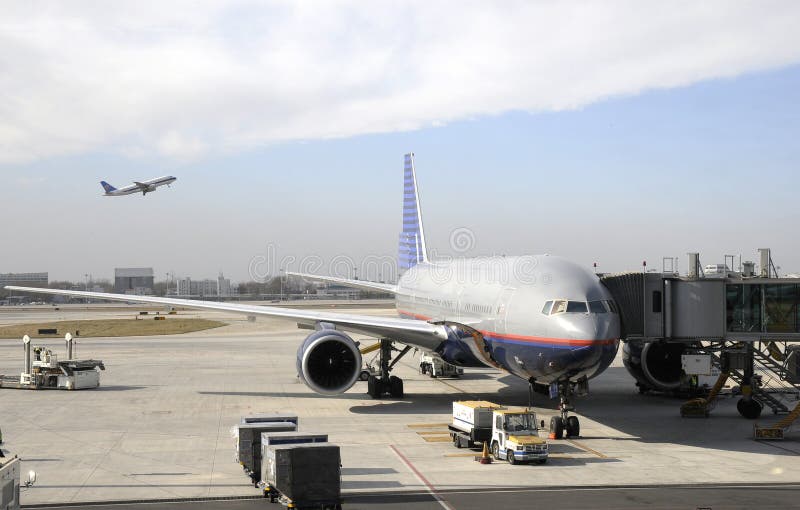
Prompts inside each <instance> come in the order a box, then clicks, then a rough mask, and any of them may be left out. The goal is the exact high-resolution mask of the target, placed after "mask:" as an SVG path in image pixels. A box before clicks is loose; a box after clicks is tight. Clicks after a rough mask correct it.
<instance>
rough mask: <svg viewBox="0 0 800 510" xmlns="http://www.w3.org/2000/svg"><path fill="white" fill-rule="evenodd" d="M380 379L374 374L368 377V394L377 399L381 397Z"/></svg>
mask: <svg viewBox="0 0 800 510" xmlns="http://www.w3.org/2000/svg"><path fill="white" fill-rule="evenodd" d="M380 386H381V385H380V381H378V378H377V377H375V376H374V375H371V376H369V379H367V394H368V395H369V396H370V397H372V398H375V399H378V398H381V391H380Z"/></svg>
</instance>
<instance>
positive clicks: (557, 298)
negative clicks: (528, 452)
mask: <svg viewBox="0 0 800 510" xmlns="http://www.w3.org/2000/svg"><path fill="white" fill-rule="evenodd" d="M404 172H405V173H404V177H405V178H404V189H403V230H402V232H401V233H400V242H399V259H398V267H399V269H400V271H402V274H401V276H400V279H399V281H398V283H397V285H390V284H385V283H374V282H368V281H363V280H350V279H346V278H333V277H326V276H316V275H306V274H299V273H287V274H293V275H299V276H303V277H307V278H313V279H317V280H322V281H329V282H335V283H337V284H343V285H349V286H352V287H355V288H361V289H367V290H371V291H379V292H386V293H390V294H393V295H394V296H395V303H396V307H397V312H398V314H399V315H400V316H401V318H385V317H374V316H370V315H355V314H339V313H331V312H325V311H311V310H299V309H296V308H291V309H290V308H281V307H273V306H257V305H247V304H241V303H219V302H210V301H192V300H185V299H174V298H162V297H151V296H133V295H120V294H104V293H95V292H83V291H68V290H56V289H37V288H28V287H6V288H7V289H10V290H17V291H26V292H36V293H45V294H60V295H68V296H76V297H86V298H92V299H109V300H117V301H128V302H139V303H156V304H163V305H170V306H183V307H187V308H197V309H206V310H223V311H227V312H233V313H240V314H244V315H255V316H257V315H262V316H269V317H275V318H281V319H285V320H288V321H294V322H296V323H297V324H298V325H299V326H301V327H302V328H303V329H311V330H314V331H313V332H312V333H311V334H309V335H308V336H307V337H306V339H305V340H304V341H303V342H302V343H301V344H300V346H299V349H298V351H297V361H296V363H297V372H298V375H299V376H300V378H301V380H303V382H305V383H306V384H307V385H308V386H309V387H310V388H311V389H312V390H314V391H315V392H317V393H321V394H324V395H336V394H340V393H344V392H345V391H347V390H348V389H350V387H352V386H353V384H355V382H356V381H357V380H366V381H367V388H368V389H367V393H368V394H369V395H370V396H372V397H373V398H381V397H383V396H384V395H386V394H388V395H390V396H392V397H397V398H401V397H402V396H403V381H402V379H400V378H398V377H396V376H394V375H390V373H391V371H392V369H393V367H394V366H395V364H396V363H397V362H398V361H399V359H400V358H401V357H403V356H404V355H405V354H407V353H408V352H409V351H410V350H411V349H414V348H417V349H421V350H423V351H426V352H430V353H433V355H435V356H439V357H440V358H441V359H442V360H444V361H446V362H448V363H451V364H454V365H457V366H462V367H493V368H497V369H500V370H503V371H505V372H508V373H511V374H513V375H515V376H518V377H521V378H522V379H525V380H526V381H528V383H529V385H530V389H531V391H533V390H534V389H537V390H539V391H544V392H548V391H549V393H550V395H551V396H552V397H558V398H559V399H560V413H559V415H558V416H553V418H552V419H551V421H550V432H551V434H552V435H553V437H556V438H558V439H560V438H562V437H563V436H564V435H565V434H566V435H567V436H578V435H579V434H580V423H579V422H578V417H577V416H574V415H570V414H569V411H571V410H572V409H573V407H572V404H571V399H572V396H573V395H574V394H576V393H577V394H582V393H584V392H585V391H587V390H588V380H589V379H590V378H592V377H595V376H597V375H599V374H600V373H601V372H603V371H604V370H605V369H606V368H608V366H609V365H610V364H611V362H612V361H613V360H614V358H615V357H616V354H617V349H618V347H619V339H620V317H619V313H618V310H617V306H616V304H615V303H614V301H613V299H612V297H611V293H610V292H609V290H608V289H607V288H606V287H605V286H604V285H603V284H602V282H601V281H600V279H599V278H598V277H597V275H595V274H594V273H592V272H591V271H590V270H589V269H588V268H584V267H582V266H580V265H578V264H575V263H573V262H570V261H568V260H566V259H563V258H560V257H555V256H550V255H528V256H521V257H482V258H476V259H454V260H447V261H441V260H440V261H432V260H430V259H429V258H428V251H427V246H426V240H425V231H424V230H423V227H422V209H421V206H420V200H419V193H418V189H417V176H416V171H415V169H414V155H413V154H406V156H405V167H404ZM348 333H350V334H352V333H357V334H361V335H367V336H371V337H374V338H376V339H378V340H379V342H378V343H376V344H375V345H373V346H369V347H364V348H360V346H359V344H358V343H357V342H356V341H355V340H353V338H352V337H351V335H350V334H348ZM395 344H399V345H400V346H401V347H398V348H395V347H394V346H395ZM373 350H378V351H379V352H378V354H379V359H380V367H379V373H372V372H369V371H366V370H364V369H363V367H362V354H365V353H366V352H371V351H373Z"/></svg>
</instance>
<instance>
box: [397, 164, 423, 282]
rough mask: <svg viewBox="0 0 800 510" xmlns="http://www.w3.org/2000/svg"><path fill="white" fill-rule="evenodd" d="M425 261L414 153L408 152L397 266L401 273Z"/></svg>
mask: <svg viewBox="0 0 800 510" xmlns="http://www.w3.org/2000/svg"><path fill="white" fill-rule="evenodd" d="M427 261H428V251H427V247H426V245H425V230H424V229H423V228H422V207H421V206H420V201H419V189H418V188H417V172H416V170H415V169H414V154H413V153H409V154H406V155H405V164H404V172H403V231H402V232H400V245H399V252H398V259H397V268H398V270H399V272H400V274H403V273H405V272H406V271H408V270H409V269H411V268H412V267H414V266H416V265H417V264H419V263H421V262H427Z"/></svg>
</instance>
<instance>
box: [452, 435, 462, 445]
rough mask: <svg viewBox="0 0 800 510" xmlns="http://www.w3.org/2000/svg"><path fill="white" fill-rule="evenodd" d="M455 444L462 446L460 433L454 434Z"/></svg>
mask: <svg viewBox="0 0 800 510" xmlns="http://www.w3.org/2000/svg"><path fill="white" fill-rule="evenodd" d="M453 446H455V447H456V448H461V438H460V437H458V434H453Z"/></svg>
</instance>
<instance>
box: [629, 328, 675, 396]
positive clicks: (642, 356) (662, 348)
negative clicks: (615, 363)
mask: <svg viewBox="0 0 800 510" xmlns="http://www.w3.org/2000/svg"><path fill="white" fill-rule="evenodd" d="M685 350H686V345H685V344H680V343H667V342H648V343H643V342H636V341H632V342H625V344H624V345H623V347H622V362H623V363H624V364H625V368H627V369H628V372H630V374H631V375H632V376H633V377H634V379H636V385H637V386H638V387H639V390H640V391H642V392H645V391H648V390H656V391H664V392H672V391H676V390H678V389H680V386H681V378H682V377H683V369H682V368H681V355H682V354H683V353H684V351H685Z"/></svg>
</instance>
